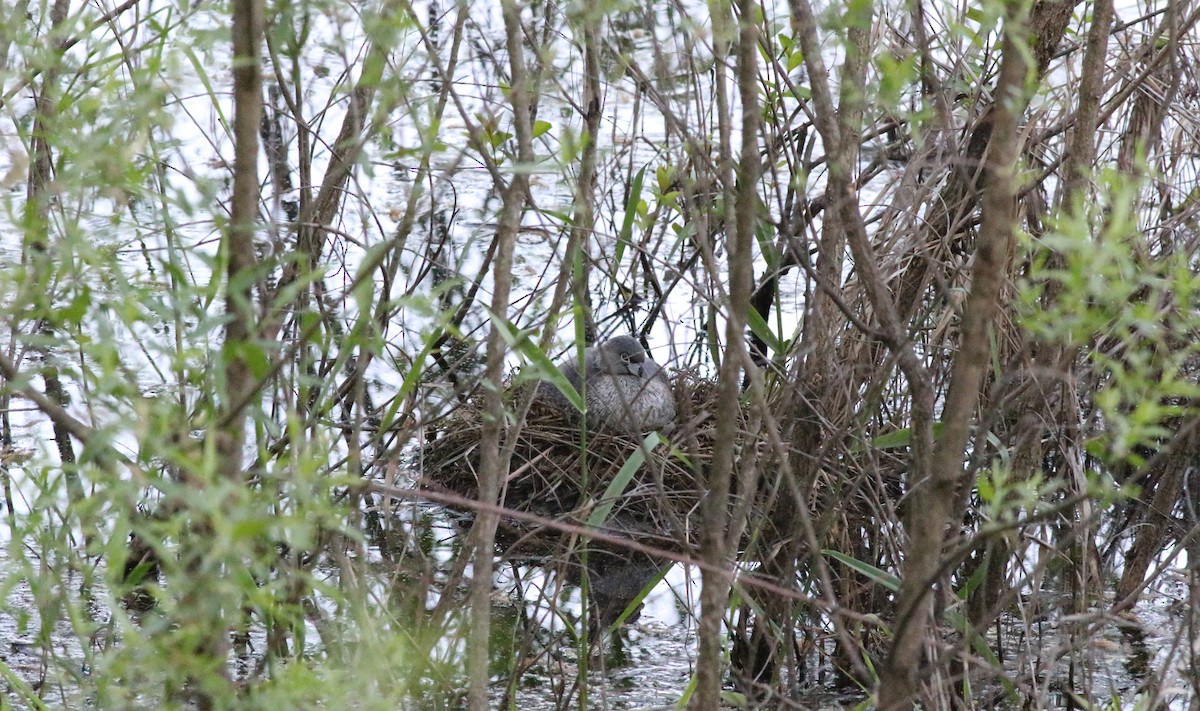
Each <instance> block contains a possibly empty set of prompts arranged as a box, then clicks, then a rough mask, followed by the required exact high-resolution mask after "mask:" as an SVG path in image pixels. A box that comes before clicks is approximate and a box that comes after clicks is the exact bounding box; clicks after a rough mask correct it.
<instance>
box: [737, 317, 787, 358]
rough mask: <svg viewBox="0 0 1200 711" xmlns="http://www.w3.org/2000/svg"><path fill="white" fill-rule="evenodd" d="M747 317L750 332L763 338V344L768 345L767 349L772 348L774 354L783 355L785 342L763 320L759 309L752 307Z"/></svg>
mask: <svg viewBox="0 0 1200 711" xmlns="http://www.w3.org/2000/svg"><path fill="white" fill-rule="evenodd" d="M746 316H747V319H746V320H747V323H749V325H750V332H751V333H753V334H754V335H756V336H758V337H759V338H761V339H762V342H763V343H765V344H767V348H770V349H771V352H772V353H782V352H783V342H782V341H780V340H779V336H776V335H775V332H774V331H772V330H771V327H770V326H769V325H768V324H767V322H766V320H765V319H763V317H762V314H760V313H759V312H758V309H756V308H754V307H750V311H748V312H747V314H746Z"/></svg>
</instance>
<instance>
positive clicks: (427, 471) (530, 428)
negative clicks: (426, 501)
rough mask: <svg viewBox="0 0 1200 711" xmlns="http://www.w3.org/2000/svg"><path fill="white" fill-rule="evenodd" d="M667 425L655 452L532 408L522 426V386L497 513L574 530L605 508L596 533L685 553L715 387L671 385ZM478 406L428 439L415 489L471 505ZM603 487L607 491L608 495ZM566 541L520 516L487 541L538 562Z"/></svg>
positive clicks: (546, 408)
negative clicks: (627, 471) (624, 475)
mask: <svg viewBox="0 0 1200 711" xmlns="http://www.w3.org/2000/svg"><path fill="white" fill-rule="evenodd" d="M671 382H672V387H673V390H674V393H675V400H676V409H677V411H678V413H679V416H678V418H677V423H676V424H675V425H674V426H673V427H671V428H667V429H665V430H663V431H661V432H659V433H658V434H659V437H660V438H661V443H660V444H658V445H657V446H656V447H654V448H653V449H649V448H647V447H646V446H645V444H644V443H645V437H644V436H642V435H630V434H622V433H616V432H609V431H604V430H602V429H601V430H593V429H588V430H585V429H584V428H583V426H582V423H581V422H579V420H578V418H575V417H571V416H569V415H567V414H565V413H563V412H562V411H561V410H559V409H558V408H556V407H554V406H553V405H550V404H547V403H545V402H542V401H539V400H537V399H534V400H533V402H532V404H531V405H530V407H529V410H528V412H527V413H526V415H525V417H524V419H518V417H516V416H512V413H517V414H519V412H520V407H521V405H522V403H523V402H525V401H526V399H527V397H526V396H527V393H528V391H529V388H532V387H534V386H533V385H532V384H528V385H525V386H522V387H518V388H509V389H508V391H507V394H506V395H505V400H506V403H505V404H506V411H508V412H509V413H510V422H509V423H508V424H507V432H506V433H505V437H506V438H511V437H516V443H515V448H514V450H513V456H512V461H511V463H510V467H509V471H508V474H507V475H506V477H505V481H504V484H503V487H502V493H501V501H500V503H501V505H502V506H504V507H505V508H508V509H512V510H514V511H519V512H523V513H527V514H534V515H536V516H537V517H540V518H545V519H554V520H557V521H564V522H568V523H575V524H578V525H580V526H583V525H585V524H586V523H587V521H588V519H589V517H590V516H592V514H593V512H594V511H596V509H597V507H607V506H611V511H610V512H609V513H608V515H606V516H605V517H604V524H603V525H602V526H601V527H600V530H601V531H603V532H605V533H608V534H616V535H619V536H625V537H631V538H636V539H637V540H639V541H641V542H643V543H645V544H647V545H651V546H654V547H658V548H663V549H667V550H676V551H681V552H682V551H684V550H690V549H692V548H693V544H694V543H695V534H694V532H693V531H692V526H691V525H690V523H689V522H690V520H691V519H692V517H693V514H694V512H695V510H696V507H697V504H698V503H699V501H700V497H701V495H702V493H703V491H704V487H703V484H702V482H700V481H698V475H697V472H698V471H703V469H704V465H705V464H706V463H707V462H708V460H709V459H710V455H711V450H712V438H711V436H710V432H711V426H712V423H713V416H712V414H713V413H714V412H715V411H716V410H715V400H716V387H715V385H714V383H712V381H709V380H705V379H703V378H700V377H698V376H697V375H695V374H693V373H690V372H676V373H674V374H673V375H672V376H671ZM482 407H483V404H482V398H477V399H475V400H472V401H470V402H468V403H466V404H465V405H463V406H461V407H459V408H458V409H457V410H456V411H455V412H453V413H451V414H450V415H449V416H447V417H446V418H445V419H443V420H442V421H441V422H440V423H439V424H438V425H437V426H436V427H435V428H433V429H432V430H431V431H430V432H429V435H428V439H427V442H426V444H425V447H424V450H423V452H422V458H421V469H422V471H423V476H422V477H421V482H420V483H421V486H424V487H428V488H435V489H441V490H448V491H452V492H454V493H457V494H460V495H462V496H465V497H474V496H475V494H476V491H477V489H478V481H479V474H478V472H479V460H480V453H481V449H482V448H481V437H482V428H483V422H484V416H483V412H482ZM631 458H632V459H634V460H635V463H636V460H638V459H640V460H641V463H640V465H638V466H637V469H636V472H635V473H634V475H633V476H632V478H630V479H629V480H628V483H626V484H625V485H624V486H623V487H621V486H618V487H611V485H612V483H613V481H614V480H615V479H618V477H619V476H620V473H621V471H622V468H623V467H626V466H627V465H628V466H633V464H630V460H631ZM610 488H615V489H617V490H614V491H610ZM564 535H567V534H564V533H563V532H561V531H560V530H559V529H550V528H546V527H543V526H539V525H538V524H537V523H535V522H532V521H530V520H529V518H528V517H506V518H503V519H502V520H501V522H500V525H499V528H498V530H497V540H498V542H500V543H501V544H502V545H505V546H507V547H508V551H507V555H509V556H517V557H520V556H523V555H541V554H546V553H549V552H550V550H549V549H548V548H547V546H554V545H556V544H557V543H558V542H559V540H560V539H561V538H562V537H563V536H564Z"/></svg>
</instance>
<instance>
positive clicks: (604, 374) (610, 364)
mask: <svg viewBox="0 0 1200 711" xmlns="http://www.w3.org/2000/svg"><path fill="white" fill-rule="evenodd" d="M558 368H559V370H560V371H561V372H562V374H563V376H564V377H566V379H567V381H568V382H570V383H571V385H572V386H574V387H575V389H576V390H578V391H580V392H582V393H583V395H584V403H585V404H586V405H587V422H588V424H589V426H591V427H592V428H596V427H599V428H604V429H610V430H614V431H617V432H624V433H627V434H636V433H642V432H646V431H648V430H655V429H659V428H662V427H665V426H666V425H669V424H671V423H672V422H674V420H675V394H674V392H673V391H672V390H671V382H670V380H668V379H667V373H666V370H665V369H664V368H663V367H662V366H660V365H659V364H658V363H655V362H654V360H653V359H652V358H651V357H650V356H649V355H648V354H647V353H646V349H645V348H642V344H641V343H639V342H638V340H637V339H636V338H634V337H633V336H616V337H614V338H610V339H608V340H607V341H604V342H603V343H600V344H599V345H595V346H591V347H589V348H587V349H586V350H584V354H583V377H582V378H581V377H580V374H579V367H578V364H577V363H576V362H575V361H568V362H566V363H562V364H559V366H558ZM537 394H538V398H539V399H542V400H544V401H546V402H549V403H551V404H552V405H555V406H556V407H558V408H559V409H561V410H564V411H568V412H571V411H574V408H573V407H572V405H571V402H570V401H569V400H567V398H566V396H565V395H563V394H562V393H561V392H559V390H558V388H556V387H555V386H554V385H553V384H552V383H550V382H548V381H545V380H543V381H542V382H540V383H539V384H538V390H537Z"/></svg>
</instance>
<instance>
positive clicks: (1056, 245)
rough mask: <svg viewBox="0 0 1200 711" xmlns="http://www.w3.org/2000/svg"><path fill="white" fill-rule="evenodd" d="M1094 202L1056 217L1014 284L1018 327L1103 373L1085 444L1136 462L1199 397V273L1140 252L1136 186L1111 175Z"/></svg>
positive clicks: (1177, 257)
mask: <svg viewBox="0 0 1200 711" xmlns="http://www.w3.org/2000/svg"><path fill="white" fill-rule="evenodd" d="M1103 188H1104V190H1103V192H1102V194H1101V200H1099V201H1098V202H1096V203H1092V204H1088V205H1081V206H1080V209H1079V210H1078V211H1077V214H1078V217H1069V216H1068V217H1060V218H1059V220H1058V221H1057V222H1056V223H1055V224H1054V225H1053V229H1052V230H1051V231H1050V232H1048V233H1047V234H1046V235H1045V236H1044V237H1042V238H1041V239H1040V240H1038V241H1037V242H1032V241H1031V242H1029V243H1028V247H1029V249H1030V252H1031V255H1032V259H1033V264H1032V266H1031V268H1030V271H1029V276H1028V278H1027V279H1026V281H1025V283H1024V285H1023V286H1022V288H1021V290H1020V305H1021V308H1020V319H1021V324H1022V326H1023V327H1024V328H1025V329H1027V330H1028V331H1029V332H1030V333H1032V334H1034V335H1035V336H1037V337H1038V338H1040V339H1042V340H1043V341H1045V342H1047V343H1055V344H1059V345H1061V346H1063V347H1065V348H1068V349H1072V350H1076V351H1078V352H1079V356H1080V358H1082V359H1083V360H1085V361H1086V362H1087V363H1088V364H1089V365H1090V367H1091V368H1092V369H1094V370H1095V371H1096V372H1097V373H1098V374H1099V376H1100V387H1099V388H1098V389H1097V391H1096V392H1095V395H1094V397H1095V401H1096V403H1097V405H1098V406H1099V408H1100V410H1101V412H1102V413H1103V416H1104V423H1103V425H1104V426H1103V428H1102V431H1101V432H1099V433H1097V434H1096V435H1095V436H1094V437H1093V438H1092V439H1091V440H1090V441H1089V443H1088V450H1089V452H1091V453H1092V454H1093V455H1095V456H1098V457H1101V458H1102V459H1103V460H1105V461H1108V462H1115V461H1120V460H1129V461H1132V462H1135V463H1136V462H1141V461H1143V460H1144V454H1143V452H1144V451H1145V450H1146V449H1149V448H1155V447H1156V444H1157V443H1158V442H1161V441H1163V440H1164V439H1166V438H1168V437H1169V436H1170V435H1171V432H1172V431H1173V428H1174V424H1173V423H1175V422H1177V421H1178V419H1179V418H1181V417H1183V416H1185V415H1186V414H1188V413H1190V412H1192V411H1193V408H1192V406H1191V405H1190V404H1189V403H1191V402H1194V401H1195V398H1196V397H1197V396H1198V395H1200V387H1198V386H1197V385H1196V383H1195V381H1194V378H1192V377H1190V375H1189V372H1190V370H1191V369H1192V368H1193V367H1194V366H1193V365H1192V362H1193V361H1194V360H1195V358H1196V356H1197V353H1198V350H1197V349H1198V348H1200V345H1198V342H1197V341H1196V339H1195V338H1192V337H1191V336H1190V335H1189V334H1192V333H1195V332H1196V330H1197V328H1198V327H1200V319H1198V317H1197V315H1196V310H1195V303H1194V302H1195V295H1196V294H1197V293H1200V291H1198V290H1200V277H1197V275H1196V274H1195V273H1194V271H1193V270H1192V268H1191V258H1190V257H1189V256H1188V255H1186V254H1166V255H1156V256H1154V257H1153V258H1151V255H1149V254H1146V253H1145V252H1144V251H1143V248H1142V247H1141V246H1140V245H1141V240H1140V239H1139V236H1140V235H1139V232H1140V231H1139V228H1138V226H1137V221H1136V220H1137V218H1136V216H1135V215H1134V214H1133V204H1134V200H1135V198H1136V195H1137V189H1138V186H1137V184H1135V183H1131V182H1130V181H1129V180H1128V179H1123V178H1118V177H1116V176H1115V175H1108V176H1106V177H1105V180H1104V182H1103Z"/></svg>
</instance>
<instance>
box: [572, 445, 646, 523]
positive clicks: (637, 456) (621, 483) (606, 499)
mask: <svg viewBox="0 0 1200 711" xmlns="http://www.w3.org/2000/svg"><path fill="white" fill-rule="evenodd" d="M661 443H662V437H660V436H659V434H658V433H657V432H651V433H650V434H648V435H646V439H645V440H643V441H642V446H641V447H638V448H637V449H636V450H634V451H633V452H632V453H631V454H630V455H629V459H626V460H625V463H624V464H622V465H621V470H620V471H618V472H617V475H616V476H615V477H613V480H612V481H610V482H609V483H608V487H607V488H605V490H604V494H603V495H602V496H601V497H600V504H599V505H598V506H597V507H596V508H595V509H593V510H592V513H591V514H590V515H589V516H588V519H587V523H588V525H589V526H591V527H593V528H599V527H600V526H601V525H603V524H604V522H605V521H607V520H608V515H609V514H610V513H612V509H613V506H615V505H616V503H617V499H619V498H620V497H621V495H622V494H624V493H625V489H627V488H628V487H629V482H631V481H633V475H634V474H637V471H638V469H641V468H642V464H644V463H645V461H646V455H647V454H648V453H650V452H651V451H652V450H653V449H654V448H655V447H657V446H658V445H659V444H661Z"/></svg>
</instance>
